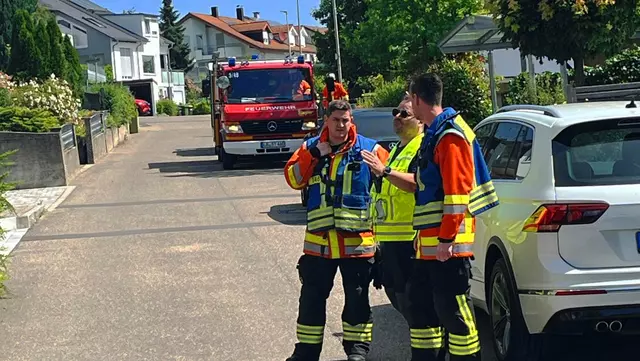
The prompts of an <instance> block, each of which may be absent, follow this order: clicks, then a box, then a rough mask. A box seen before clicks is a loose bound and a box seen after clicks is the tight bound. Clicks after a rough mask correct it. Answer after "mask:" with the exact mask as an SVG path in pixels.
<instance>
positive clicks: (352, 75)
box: [312, 0, 372, 81]
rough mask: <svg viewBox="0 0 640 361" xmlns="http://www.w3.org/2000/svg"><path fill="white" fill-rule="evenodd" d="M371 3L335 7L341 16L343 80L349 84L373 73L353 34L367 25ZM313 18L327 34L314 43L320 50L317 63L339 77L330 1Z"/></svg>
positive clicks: (355, 0)
mask: <svg viewBox="0 0 640 361" xmlns="http://www.w3.org/2000/svg"><path fill="white" fill-rule="evenodd" d="M367 3H368V1H362V0H343V1H338V2H337V3H336V8H337V13H338V34H339V36H340V60H341V62H342V76H343V77H344V78H345V79H346V80H348V81H355V80H356V79H358V78H359V77H361V76H365V75H369V74H371V73H372V69H370V67H369V66H368V65H367V64H366V63H365V62H364V61H363V60H364V57H363V56H362V54H361V53H359V52H358V50H357V49H356V48H355V46H354V45H355V39H354V37H353V34H354V32H355V31H356V29H357V28H358V25H359V24H360V23H361V22H362V21H364V16H365V12H366V10H367ZM312 15H313V17H314V18H316V19H317V20H318V21H319V22H320V23H321V24H322V25H324V26H326V27H327V29H328V31H327V32H326V33H324V34H322V33H319V32H318V33H315V35H314V41H315V43H316V47H317V48H318V60H320V62H321V63H322V64H325V65H326V66H327V68H328V69H327V70H328V72H331V73H337V67H338V64H337V60H336V57H335V54H336V42H335V32H334V29H335V27H334V24H333V10H332V5H331V0H321V1H320V6H319V7H318V8H317V9H316V10H314V11H313V13H312Z"/></svg>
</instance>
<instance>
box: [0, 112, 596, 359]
mask: <svg viewBox="0 0 640 361" xmlns="http://www.w3.org/2000/svg"><path fill="white" fill-rule="evenodd" d="M141 123H142V128H141V133H140V134H137V135H134V136H132V138H130V141H128V142H127V143H126V144H124V145H123V146H121V147H119V148H117V149H116V150H115V151H114V152H113V153H112V154H110V155H109V156H108V157H107V158H105V159H104V160H102V161H101V162H100V163H99V164H98V165H96V166H94V167H92V168H91V169H89V170H88V171H86V172H84V173H83V174H81V175H80V176H79V177H78V178H77V179H75V181H74V185H76V186H77V189H76V190H75V191H74V193H73V194H72V195H71V196H70V197H69V198H68V199H67V200H66V201H65V202H64V203H63V204H62V205H60V206H59V207H58V208H57V209H56V210H55V211H53V212H52V213H51V214H48V215H47V216H46V217H45V218H44V219H42V220H41V222H40V223H38V224H37V225H36V226H35V227H34V228H33V229H32V230H30V231H29V233H28V234H27V235H26V237H25V239H24V240H23V241H22V243H21V244H20V245H19V246H18V247H17V248H16V250H15V251H14V253H13V262H12V271H13V272H12V274H13V279H12V280H11V281H10V283H9V287H10V290H11V296H10V298H8V299H4V300H0V358H2V359H7V360H220V361H228V360H229V361H231V360H243V361H247V360H248V361H276V360H284V359H285V358H286V357H287V356H289V354H290V352H291V350H292V348H293V344H294V342H295V319H296V311H297V300H298V292H299V287H300V285H299V281H298V278H297V274H296V270H295V267H294V265H295V262H296V260H297V259H298V257H299V255H300V252H301V238H302V234H303V229H304V226H303V222H302V219H303V216H304V213H303V211H302V210H301V208H300V207H299V206H298V204H299V195H298V193H297V192H295V191H292V190H290V189H288V188H287V187H286V185H285V182H284V179H283V175H282V171H281V168H282V164H281V163H280V164H269V163H266V162H262V163H260V164H257V165H256V164H254V165H250V166H246V167H244V169H240V170H234V171H223V170H222V168H221V164H219V163H218V162H217V161H215V160H214V159H215V157H214V156H213V155H211V151H210V149H209V147H210V145H211V143H212V139H211V135H210V134H211V131H210V129H209V125H208V124H209V121H208V119H207V118H206V117H183V118H141ZM338 277H339V276H338ZM336 284H337V285H339V284H340V281H339V280H336ZM372 299H373V304H374V312H375V320H376V326H375V329H374V339H375V342H374V346H373V350H372V353H371V357H370V359H371V360H390V361H396V360H408V359H409V344H408V329H407V327H406V326H405V325H403V323H402V321H401V318H400V316H399V315H398V314H397V313H396V312H395V311H394V310H393V309H392V308H391V307H390V305H389V304H388V301H387V300H386V298H385V297H384V293H383V292H381V291H375V290H374V291H372ZM342 302H343V296H342V292H341V291H339V289H336V290H334V292H333V294H332V297H331V298H330V300H329V303H328V328H327V332H326V339H325V347H324V353H323V357H322V360H343V359H344V356H343V354H342V350H341V346H340V333H341V321H340V312H341V307H342ZM483 319H484V318H483V317H482V315H481V320H483ZM483 325H485V326H483V327H486V323H483ZM485 333H486V332H485ZM485 345H486V346H485V350H486V351H487V352H488V351H490V346H488V345H489V344H488V343H485ZM585 345H589V346H591V349H593V348H594V347H593V346H594V345H593V344H589V343H587V342H584V341H579V343H578V344H577V347H579V349H578V350H586V351H584V352H586V354H588V353H589V352H591V351H589V350H590V349H585ZM571 348H573V347H571ZM596 349H598V347H596ZM571 353H573V354H575V353H576V349H573V351H571ZM581 353H582V352H581ZM491 359H492V357H491V355H489V354H488V353H487V354H486V355H485V358H484V360H491ZM569 359H571V358H564V357H563V358H562V360H569ZM578 359H580V360H583V359H584V358H578Z"/></svg>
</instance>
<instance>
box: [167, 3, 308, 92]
mask: <svg viewBox="0 0 640 361" xmlns="http://www.w3.org/2000/svg"><path fill="white" fill-rule="evenodd" d="M178 23H179V24H181V25H182V26H183V27H184V29H185V31H184V38H185V42H187V44H188V45H189V49H190V50H191V53H190V54H191V55H190V56H191V57H192V58H193V59H195V61H196V66H195V67H194V69H193V71H192V72H191V73H190V74H189V75H190V76H191V77H192V78H195V79H196V80H200V79H203V78H205V77H206V76H207V74H208V65H207V64H208V63H209V62H211V60H212V59H213V58H214V56H217V57H218V59H219V60H224V59H228V58H231V57H235V58H237V59H247V60H248V59H251V57H252V56H255V55H257V56H258V58H259V59H264V60H277V59H284V58H285V57H286V56H287V55H289V50H291V54H292V56H294V57H297V56H298V55H300V54H302V55H303V56H304V57H305V58H306V59H307V60H316V52H317V50H316V47H315V46H314V45H312V44H310V43H309V42H308V41H306V39H305V38H304V36H303V37H302V40H300V39H301V38H300V36H299V32H298V31H297V30H296V29H295V27H291V30H290V32H289V35H286V36H285V35H283V34H282V32H284V33H286V32H287V30H286V26H285V27H284V30H283V29H280V28H281V26H280V27H277V26H276V29H274V26H272V25H271V22H269V21H265V20H262V19H260V18H259V13H257V12H256V13H254V17H247V16H245V14H244V9H243V8H242V7H238V8H236V17H235V18H232V17H227V16H222V15H220V14H219V12H218V7H217V6H214V7H211V14H201V13H193V12H190V13H188V14H187V15H185V16H184V17H183V18H182V19H180V21H178ZM304 33H305V30H304V29H303V34H304ZM301 41H302V44H301V43H300V42H301ZM290 44H291V46H290ZM300 45H302V52H301V51H300Z"/></svg>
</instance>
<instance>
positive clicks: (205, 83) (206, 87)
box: [202, 79, 211, 98]
mask: <svg viewBox="0 0 640 361" xmlns="http://www.w3.org/2000/svg"><path fill="white" fill-rule="evenodd" d="M209 96H211V80H210V79H203V80H202V97H203V98H208V97H209Z"/></svg>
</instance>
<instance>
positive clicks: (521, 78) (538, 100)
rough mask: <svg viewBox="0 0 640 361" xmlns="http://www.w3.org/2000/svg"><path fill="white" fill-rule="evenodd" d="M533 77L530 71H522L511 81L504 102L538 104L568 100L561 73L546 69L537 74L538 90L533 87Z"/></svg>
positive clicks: (550, 103) (558, 102)
mask: <svg viewBox="0 0 640 361" xmlns="http://www.w3.org/2000/svg"><path fill="white" fill-rule="evenodd" d="M530 84H531V78H530V75H529V73H528V72H524V73H520V74H519V75H518V76H517V77H515V78H514V79H511V80H510V81H509V90H508V91H507V92H506V93H505V94H504V97H503V104H504V105H511V104H537V105H553V104H562V103H565V102H566V99H565V96H564V91H563V90H562V76H561V75H560V73H552V72H550V71H545V72H544V73H540V74H536V92H535V93H534V92H533V90H532V89H531V86H530Z"/></svg>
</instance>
